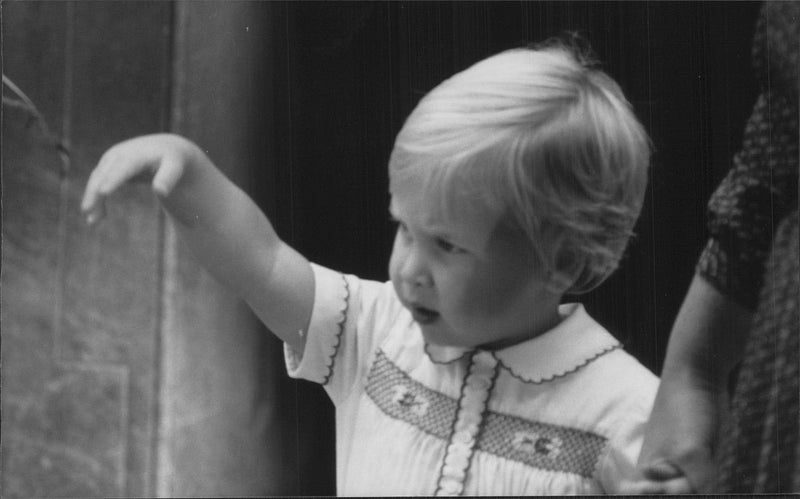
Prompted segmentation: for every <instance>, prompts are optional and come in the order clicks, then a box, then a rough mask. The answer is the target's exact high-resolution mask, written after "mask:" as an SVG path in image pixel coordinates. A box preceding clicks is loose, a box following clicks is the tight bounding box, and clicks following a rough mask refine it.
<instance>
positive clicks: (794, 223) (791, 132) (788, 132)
mask: <svg viewBox="0 0 800 499" xmlns="http://www.w3.org/2000/svg"><path fill="white" fill-rule="evenodd" d="M799 53H800V2H768V3H766V4H765V5H764V6H763V7H762V10H761V13H760V16H759V20H758V23H757V25H756V33H755V38H754V41H753V64H754V68H755V71H756V75H757V77H758V79H759V82H760V85H761V95H760V96H759V98H758V100H757V102H756V104H755V107H754V109H753V112H752V115H751V116H750V119H749V121H748V123H747V126H746V129H745V133H744V139H743V144H742V148H741V150H740V151H739V153H738V154H737V155H736V156H735V158H734V161H733V167H732V169H731V171H730V172H729V174H728V175H727V177H726V178H725V179H724V180H723V181H722V183H721V184H720V186H719V187H718V189H717V190H716V192H715V193H714V195H713V196H712V198H711V200H710V202H709V231H710V233H711V238H710V240H709V242H708V244H707V246H706V248H705V250H704V252H703V254H702V256H701V258H700V261H699V262H698V266H697V272H698V273H699V274H700V275H701V276H703V277H704V278H705V279H706V280H708V281H709V282H710V283H711V284H712V285H714V286H715V287H716V288H717V289H719V290H720V291H722V292H723V293H725V294H726V295H728V296H731V297H733V298H735V299H737V300H738V301H739V302H740V303H742V304H744V305H746V306H747V307H749V308H751V309H752V310H754V312H755V315H754V320H753V324H752V327H751V331H750V334H749V337H748V339H747V343H746V346H745V353H744V360H743V362H742V365H741V370H740V372H739V375H738V379H737V383H736V387H735V390H734V396H733V403H732V413H733V417H732V418H731V423H730V427H729V428H727V430H726V431H723V442H722V444H721V448H720V453H721V472H720V476H719V482H718V492H736V493H774V492H798V491H800V455H799V453H800V448H799V447H798V445H799V444H800V439H798V428H800V383H799V382H798V380H799V377H800V373H799V372H798V371H799V369H798V368H799V367H800V342H799V341H798V337H799V336H800V321H799V320H798V306H800V298H799V297H798V289H800V253H799V252H798V238H799V237H800V236H799V235H798V206H797V197H798V142H800V133H799V132H798V85H800V72H799V71H798V68H799V67H800V66H799V65H798V54H799Z"/></svg>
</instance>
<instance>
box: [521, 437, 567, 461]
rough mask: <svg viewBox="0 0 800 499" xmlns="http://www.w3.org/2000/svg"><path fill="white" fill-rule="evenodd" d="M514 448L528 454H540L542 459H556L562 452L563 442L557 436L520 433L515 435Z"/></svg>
mask: <svg viewBox="0 0 800 499" xmlns="http://www.w3.org/2000/svg"><path fill="white" fill-rule="evenodd" d="M511 445H512V447H513V448H514V449H516V450H518V451H520V452H524V453H526V454H538V455H540V456H542V457H547V458H550V459H555V457H556V456H558V454H559V453H560V452H561V446H562V445H563V442H562V441H561V439H560V438H558V437H555V436H550V437H548V436H544V435H540V434H538V433H530V432H525V431H518V432H515V433H514V439H513V441H512V443H511Z"/></svg>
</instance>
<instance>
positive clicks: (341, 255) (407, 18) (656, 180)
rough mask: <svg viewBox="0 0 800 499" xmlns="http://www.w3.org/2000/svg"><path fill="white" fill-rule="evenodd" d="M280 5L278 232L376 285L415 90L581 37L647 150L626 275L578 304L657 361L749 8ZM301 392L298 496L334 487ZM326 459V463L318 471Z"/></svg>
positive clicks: (740, 68)
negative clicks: (618, 90) (483, 63)
mask: <svg viewBox="0 0 800 499" xmlns="http://www.w3.org/2000/svg"><path fill="white" fill-rule="evenodd" d="M274 6H275V16H274V19H275V22H276V25H275V26H276V27H275V33H276V37H277V40H276V44H277V46H278V47H279V48H278V49H277V50H276V54H277V55H278V56H277V57H276V66H275V73H274V83H275V89H276V101H275V102H276V103H277V106H276V109H277V111H276V112H277V116H276V120H275V123H276V134H277V135H276V138H275V140H276V144H277V163H276V164H277V168H278V171H277V172H278V179H279V180H278V184H277V185H278V186H279V187H280V188H279V189H278V190H277V191H278V198H277V206H278V209H277V210H278V212H277V217H276V221H277V225H278V229H279V232H280V233H281V234H282V235H283V236H284V237H285V238H286V239H287V240H288V241H290V243H291V244H292V245H294V246H295V247H296V248H297V249H299V250H300V251H301V252H302V253H304V254H305V255H306V256H307V257H308V258H309V259H311V260H313V261H316V262H318V263H321V264H323V265H326V266H329V267H331V268H335V269H339V270H342V271H344V272H349V273H354V274H357V275H359V276H361V277H364V278H371V279H380V280H385V279H386V278H387V270H386V267H387V262H388V255H389V252H390V248H391V241H392V237H393V231H392V226H391V224H390V223H389V221H388V215H387V203H388V195H387V187H388V183H387V175H386V163H387V160H388V157H389V153H390V151H391V147H392V142H393V138H394V136H395V134H396V133H397V132H398V131H399V129H400V127H401V126H402V123H403V120H404V118H405V116H406V115H407V114H408V113H409V112H410V111H411V109H412V108H413V107H414V105H415V104H416V102H417V101H418V100H419V99H420V97H422V95H424V94H425V93H426V92H427V91H428V90H430V89H431V88H433V87H434V86H435V85H436V84H437V83H439V82H440V81H441V80H442V79H444V78H446V77H448V76H449V75H451V74H452V73H454V72H456V71H459V70H461V69H464V68H466V67H467V66H468V65H470V64H472V63H474V62H476V61H477V60H479V59H481V58H483V57H485V56H487V55H489V54H492V53H495V52H497V51H500V50H503V49H507V48H511V47H516V46H523V45H526V44H528V43H531V42H537V41H541V40H543V39H545V38H547V37H550V36H555V35H559V34H560V33H563V32H564V31H578V32H580V33H581V34H582V35H583V36H584V37H585V38H586V39H587V40H588V41H589V42H590V43H591V45H592V47H593V48H594V50H595V52H596V53H597V55H598V57H599V59H600V61H601V62H602V63H603V67H604V69H605V70H606V71H607V72H608V73H609V74H610V75H611V76H612V77H614V78H615V79H616V80H617V81H618V82H619V83H620V85H621V86H622V88H623V90H624V91H625V93H626V95H627V96H628V98H629V100H630V101H631V102H632V104H633V106H634V108H635V110H636V113H637V115H638V116H639V118H640V119H641V121H642V122H643V123H644V124H645V126H646V128H647V129H648V131H649V133H650V134H651V137H652V140H653V144H654V147H655V155H654V157H653V163H652V171H651V180H650V186H649V190H648V194H647V199H646V202H645V206H644V210H643V212H642V216H641V219H640V222H639V223H638V226H637V228H636V233H637V236H636V238H635V239H634V240H633V241H632V243H631V245H630V247H629V250H628V252H627V256H626V257H625V259H624V260H623V262H622V265H621V268H620V270H619V271H618V272H617V273H616V274H615V275H614V276H613V277H612V278H610V279H609V280H608V281H607V282H606V283H604V284H603V285H602V286H601V287H599V288H598V289H596V290H594V291H593V292H591V293H589V294H587V295H584V296H582V297H580V299H581V301H583V302H584V303H585V304H586V306H587V308H588V310H589V312H590V313H591V314H592V315H593V316H594V317H596V318H597V319H598V320H599V321H600V322H601V323H602V324H604V325H605V326H606V327H607V328H608V329H609V330H610V331H611V332H612V333H614V334H615V335H617V336H618V337H619V338H620V339H621V340H622V341H623V342H624V343H625V345H626V348H627V349H628V350H629V351H630V352H631V353H633V354H634V355H635V356H636V357H638V358H639V359H640V360H641V362H642V363H644V364H645V365H647V366H648V367H649V368H650V369H652V370H653V371H655V372H656V373H658V372H659V371H660V368H661V362H662V358H663V355H664V351H665V346H666V342H667V338H668V334H669V330H670V327H671V325H672V321H673V319H674V317H675V314H676V312H677V309H678V307H679V305H680V302H681V300H682V298H683V295H684V293H685V291H686V289H687V287H688V284H689V281H690V279H691V276H692V274H693V270H694V264H695V261H696V258H697V256H698V255H699V252H700V250H701V248H702V246H703V244H704V242H705V239H706V236H707V234H706V229H705V205H706V201H707V199H708V197H709V195H710V194H711V192H712V191H713V188H714V187H715V185H716V183H717V182H718V181H719V180H720V179H721V178H722V176H723V175H724V174H725V172H726V171H727V169H728V166H729V163H730V159H731V157H732V155H733V154H734V153H735V151H736V148H737V147H738V145H739V142H740V139H741V133H742V129H743V126H744V122H745V120H746V117H747V115H748V113H749V111H750V108H751V106H752V104H753V102H754V98H755V91H756V88H755V82H754V80H753V78H752V76H751V72H750V40H751V36H752V32H753V27H754V22H755V18H756V13H757V9H758V4H757V3H752V2H563V1H561V2H366V3H361V2H355V3H349V2H335V3H334V2H297V3H286V4H275V5H274ZM296 389H297V390H298V392H297V394H298V403H299V407H298V414H299V415H300V416H299V421H298V423H299V428H300V434H301V435H302V436H303V437H302V438H313V439H316V441H317V442H318V445H317V452H315V455H313V456H306V457H303V456H301V459H300V460H301V466H307V468H305V469H306V470H307V472H306V473H303V472H302V471H301V474H302V475H304V476H309V477H314V478H313V480H311V481H309V482H308V483H305V484H304V485H302V486H301V488H303V489H305V490H301V491H300V492H301V493H308V494H316V493H332V492H333V491H334V488H333V477H334V475H333V473H334V471H333V466H331V464H330V463H332V462H333V441H334V437H333V434H334V432H333V423H332V410H330V409H327V408H328V407H329V405H328V404H326V403H324V402H323V401H322V399H324V395H323V394H322V393H321V390H319V389H318V388H317V387H310V386H308V385H306V384H304V383H300V384H298V385H297V388H296ZM320 408H326V409H327V410H324V411H321V410H320ZM303 428H307V429H308V430H307V431H305V430H303ZM301 469H302V468H301ZM323 469H325V470H328V472H327V474H326V473H317V472H316V470H323ZM312 470H314V472H312Z"/></svg>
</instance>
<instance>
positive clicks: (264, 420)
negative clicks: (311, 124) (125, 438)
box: [158, 2, 293, 496]
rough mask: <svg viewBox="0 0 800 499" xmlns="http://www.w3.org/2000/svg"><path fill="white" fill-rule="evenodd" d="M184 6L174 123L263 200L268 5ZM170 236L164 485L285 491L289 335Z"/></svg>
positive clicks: (179, 20) (183, 489)
mask: <svg viewBox="0 0 800 499" xmlns="http://www.w3.org/2000/svg"><path fill="white" fill-rule="evenodd" d="M176 7H177V11H176V39H175V73H174V75H175V79H174V81H175V87H174V102H173V117H174V130H175V131H177V132H179V133H181V134H183V135H185V136H188V137H189V138H190V139H193V140H194V141H196V142H197V143H198V144H200V146H201V147H202V148H203V149H204V150H206V151H207V152H208V154H209V156H210V157H211V158H212V159H213V160H214V161H215V163H216V164H217V165H218V166H219V167H220V169H221V170H222V171H223V172H225V173H226V174H227V175H228V176H229V177H230V178H231V179H232V180H233V181H235V182H236V183H237V184H239V185H240V186H242V188H244V189H245V190H246V191H248V192H249V193H250V194H251V195H252V196H254V197H256V198H260V197H262V196H263V195H264V193H265V192H266V193H269V192H270V191H271V190H273V189H275V186H274V185H272V183H271V181H272V178H274V175H273V174H272V173H271V172H272V168H273V165H272V164H271V163H270V160H271V157H270V155H271V147H272V142H271V140H270V132H271V123H270V120H271V115H270V108H269V106H268V102H270V99H269V97H270V95H271V91H270V85H271V78H272V75H271V74H270V73H269V72H268V68H269V67H270V60H269V40H270V36H271V33H270V31H269V23H268V21H269V15H270V5H269V4H268V3H250V2H247V3H245V2H231V3H210V2H181V3H178V4H176ZM254 179H262V180H264V181H266V182H268V183H266V184H264V185H257V184H256V183H254V182H253V180H254ZM269 199H270V200H271V199H272V198H271V196H270V197H269ZM268 210H269V208H268ZM170 229H171V228H170ZM169 234H170V237H169V239H168V240H167V248H168V253H167V254H166V257H165V281H166V290H167V293H166V295H165V299H164V312H165V316H164V322H163V330H164V342H163V363H162V365H163V376H164V381H163V390H162V396H161V406H162V425H161V435H162V441H161V444H160V447H159V450H160V451H159V455H160V463H159V464H160V466H159V486H158V493H159V495H164V496H176V495H177V496H193V495H203V496H206V495H212V496H214V495H264V494H281V493H286V488H285V486H284V484H285V483H286V482H287V481H288V479H289V477H290V476H291V473H290V471H291V470H292V469H293V460H292V453H291V452H286V449H287V446H288V443H289V442H288V439H287V438H286V437H287V435H286V432H285V431H284V427H285V425H286V424H287V423H286V421H285V418H284V416H285V413H286V409H285V408H284V407H283V406H282V405H281V404H280V403H279V401H278V400H277V387H278V384H279V383H280V380H281V379H282V378H283V377H285V369H284V367H283V360H282V357H281V352H282V347H281V344H280V343H279V342H278V341H277V340H275V339H274V338H272V337H271V336H270V335H269V333H268V332H267V331H265V330H264V329H263V327H262V326H261V325H260V323H259V322H258V321H257V319H256V318H255V316H254V315H253V314H252V313H251V312H250V311H249V309H248V308H247V307H246V306H245V305H244V304H243V303H242V302H241V301H239V300H237V299H236V298H235V297H233V296H232V295H231V294H230V293H229V292H228V291H226V290H224V289H222V288H221V287H220V286H219V285H218V284H217V283H216V282H215V281H214V280H213V279H212V278H211V277H209V275H208V274H207V273H206V272H205V271H203V270H202V269H201V268H200V267H199V265H198V263H197V261H196V260H195V259H194V258H193V257H192V255H191V254H190V252H189V251H188V249H187V248H186V247H184V246H183V245H182V244H181V243H180V242H179V241H176V240H175V238H174V234H173V233H172V231H171V230H170V231H169Z"/></svg>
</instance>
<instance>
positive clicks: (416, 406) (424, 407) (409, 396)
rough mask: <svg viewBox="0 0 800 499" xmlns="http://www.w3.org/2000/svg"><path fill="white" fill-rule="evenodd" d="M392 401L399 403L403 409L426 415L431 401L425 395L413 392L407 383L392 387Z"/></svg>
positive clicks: (418, 414)
mask: <svg viewBox="0 0 800 499" xmlns="http://www.w3.org/2000/svg"><path fill="white" fill-rule="evenodd" d="M392 392H394V394H393V395H392V402H393V403H395V404H397V405H398V406H399V407H400V408H401V409H403V410H405V411H408V412H411V413H412V414H416V415H417V416H424V415H425V414H426V413H427V412H428V406H430V401H428V399H427V397H425V396H424V395H420V394H416V393H414V392H412V391H411V390H410V389H409V388H408V387H407V386H405V385H395V386H393V387H392Z"/></svg>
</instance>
